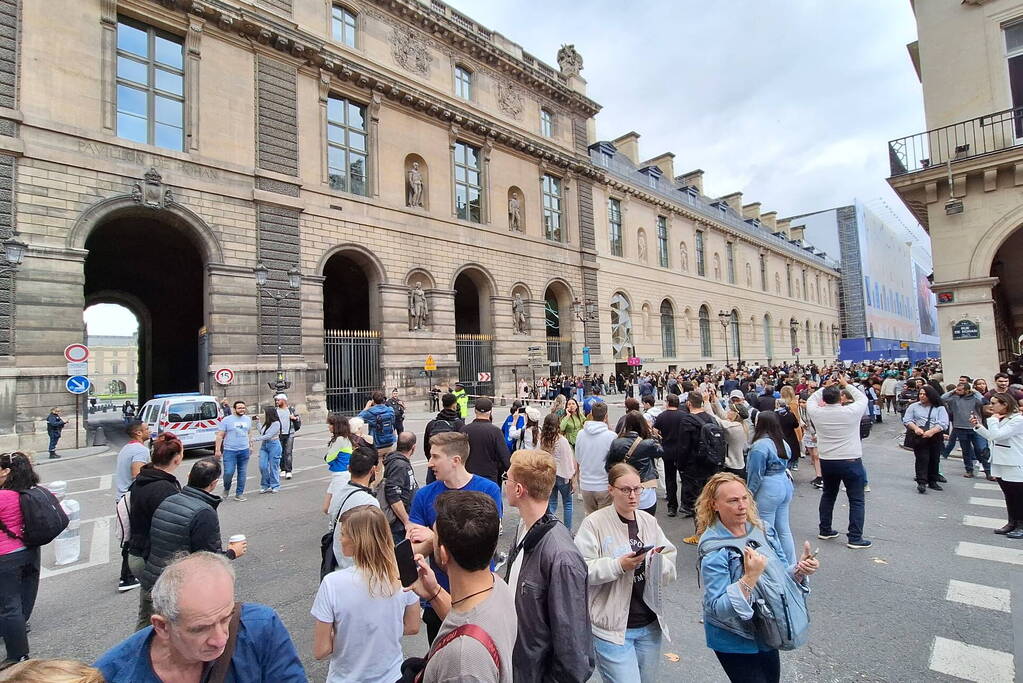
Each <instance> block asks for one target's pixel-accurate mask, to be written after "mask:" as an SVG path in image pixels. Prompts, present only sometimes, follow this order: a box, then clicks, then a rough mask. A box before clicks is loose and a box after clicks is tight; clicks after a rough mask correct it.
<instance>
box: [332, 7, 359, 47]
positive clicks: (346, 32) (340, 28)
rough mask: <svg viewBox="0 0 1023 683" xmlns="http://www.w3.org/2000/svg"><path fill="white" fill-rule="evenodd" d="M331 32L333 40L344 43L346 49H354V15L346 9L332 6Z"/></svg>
mask: <svg viewBox="0 0 1023 683" xmlns="http://www.w3.org/2000/svg"><path fill="white" fill-rule="evenodd" d="M330 25H331V31H332V33H333V35H334V40H336V41H338V42H339V43H344V44H345V45H347V46H348V47H355V27H356V19H355V13H354V12H351V11H350V10H348V8H346V7H341V6H340V5H334V7H333V8H332V9H331V15H330Z"/></svg>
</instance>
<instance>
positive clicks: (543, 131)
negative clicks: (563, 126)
mask: <svg viewBox="0 0 1023 683" xmlns="http://www.w3.org/2000/svg"><path fill="white" fill-rule="evenodd" d="M540 135H542V136H544V137H545V138H552V137H554V114H552V113H550V112H549V111H548V110H546V109H541V110H540Z"/></svg>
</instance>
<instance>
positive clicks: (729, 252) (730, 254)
mask: <svg viewBox="0 0 1023 683" xmlns="http://www.w3.org/2000/svg"><path fill="white" fill-rule="evenodd" d="M725 259H726V261H727V264H726V267H727V269H728V284H730V285H734V284H735V242H726V243H725Z"/></svg>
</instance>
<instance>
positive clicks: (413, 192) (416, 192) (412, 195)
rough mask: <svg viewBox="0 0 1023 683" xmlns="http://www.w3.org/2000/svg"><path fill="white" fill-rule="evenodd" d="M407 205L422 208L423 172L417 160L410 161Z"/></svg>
mask: <svg viewBox="0 0 1023 683" xmlns="http://www.w3.org/2000/svg"><path fill="white" fill-rule="evenodd" d="M408 205H409V206H415V207H418V208H423V174H422V173H420V172H419V162H418V161H413V162H412V168H410V169H409V172H408Z"/></svg>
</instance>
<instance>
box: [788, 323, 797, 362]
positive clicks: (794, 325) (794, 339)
mask: <svg viewBox="0 0 1023 683" xmlns="http://www.w3.org/2000/svg"><path fill="white" fill-rule="evenodd" d="M789 332H791V336H792V342H793V343H792V353H794V354H796V365H799V346H798V344H799V337H798V336H797V335H798V334H799V323H797V322H796V321H795V320H793V321H792V322H790V323H789Z"/></svg>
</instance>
